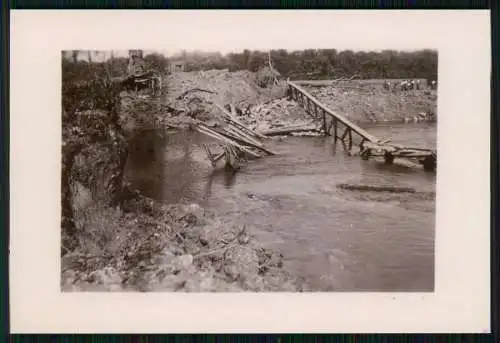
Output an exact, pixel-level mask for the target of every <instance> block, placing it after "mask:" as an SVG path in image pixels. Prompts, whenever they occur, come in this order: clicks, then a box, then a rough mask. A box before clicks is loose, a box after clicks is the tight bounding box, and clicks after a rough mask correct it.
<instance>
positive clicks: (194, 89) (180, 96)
mask: <svg viewBox="0 0 500 343" xmlns="http://www.w3.org/2000/svg"><path fill="white" fill-rule="evenodd" d="M258 81H259V80H258V75H257V74H255V73H252V72H250V71H237V72H229V71H228V70H209V71H196V72H185V73H173V74H170V75H168V76H167V77H166V78H165V80H164V82H165V85H164V89H165V90H166V95H165V99H164V104H165V105H167V106H168V107H170V108H173V109H175V110H177V111H178V112H179V113H186V114H187V115H188V116H189V117H192V118H196V119H199V120H210V119H217V118H219V117H220V112H219V110H218V109H217V107H216V106H214V104H220V105H226V104H233V105H234V106H236V107H237V108H238V109H241V110H242V111H243V112H245V111H248V110H249V108H250V107H251V106H253V105H256V104H261V103H264V102H267V101H269V100H271V99H276V98H280V97H283V96H284V94H285V87H283V85H275V84H272V85H270V86H266V87H261V86H262V85H261V86H259V85H258V84H259V83H258Z"/></svg>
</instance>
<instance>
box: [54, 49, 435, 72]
mask: <svg viewBox="0 0 500 343" xmlns="http://www.w3.org/2000/svg"><path fill="white" fill-rule="evenodd" d="M269 55H270V57H271V61H272V65H273V67H274V68H275V69H276V70H277V71H279V72H280V73H281V74H282V75H283V76H285V77H289V78H290V79H292V80H296V79H309V80H322V79H336V78H341V77H352V76H355V77H357V78H361V79H405V78H423V79H428V80H437V76H438V75H437V73H438V53H437V51H436V50H431V49H424V50H418V51H396V50H383V51H380V52H375V51H352V50H336V49H306V50H299V51H287V50H285V49H279V50H271V51H270V52H268V51H257V50H254V51H251V50H244V51H242V52H240V53H228V54H222V53H220V52H214V53H207V52H199V51H195V52H186V51H182V52H181V53H179V54H177V55H175V56H173V57H171V58H167V57H165V56H164V55H162V54H158V53H153V54H148V55H145V56H144V60H145V62H146V63H147V64H149V65H150V66H151V67H152V68H153V69H156V70H158V71H165V70H167V69H168V65H169V60H170V59H175V60H182V61H184V62H185V63H186V71H200V70H211V69H229V70H230V71H238V70H250V71H254V72H255V71H258V70H259V69H261V68H263V67H266V66H268V63H269ZM71 59H72V56H71V54H69V55H68V56H65V59H64V60H66V61H71ZM127 61H128V60H127V58H123V57H120V58H116V57H115V58H111V59H109V60H107V61H106V62H103V63H97V64H98V65H102V67H103V68H104V67H106V68H105V69H106V70H108V72H109V73H111V74H112V75H115V76H116V75H117V74H118V75H119V74H122V73H123V72H124V71H125V70H126V66H127V63H128V62H127ZM73 62H77V61H76V58H75V59H74V61H73ZM77 63H79V64H82V66H81V67H82V69H85V68H88V67H85V65H86V64H87V62H83V61H79V62H77ZM73 68H74V66H73Z"/></svg>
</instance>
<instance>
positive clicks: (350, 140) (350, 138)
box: [349, 128, 352, 151]
mask: <svg viewBox="0 0 500 343" xmlns="http://www.w3.org/2000/svg"><path fill="white" fill-rule="evenodd" d="M351 150H352V130H351V129H350V128H349V151H351Z"/></svg>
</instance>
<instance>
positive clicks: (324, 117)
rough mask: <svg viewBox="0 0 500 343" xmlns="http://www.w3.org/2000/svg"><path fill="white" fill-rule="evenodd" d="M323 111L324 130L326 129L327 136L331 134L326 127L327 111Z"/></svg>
mask: <svg viewBox="0 0 500 343" xmlns="http://www.w3.org/2000/svg"><path fill="white" fill-rule="evenodd" d="M321 113H323V131H325V136H328V135H329V132H328V128H327V127H326V113H325V111H321Z"/></svg>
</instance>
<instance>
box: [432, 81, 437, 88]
mask: <svg viewBox="0 0 500 343" xmlns="http://www.w3.org/2000/svg"><path fill="white" fill-rule="evenodd" d="M436 88H437V81H436V80H432V82H431V89H436Z"/></svg>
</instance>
